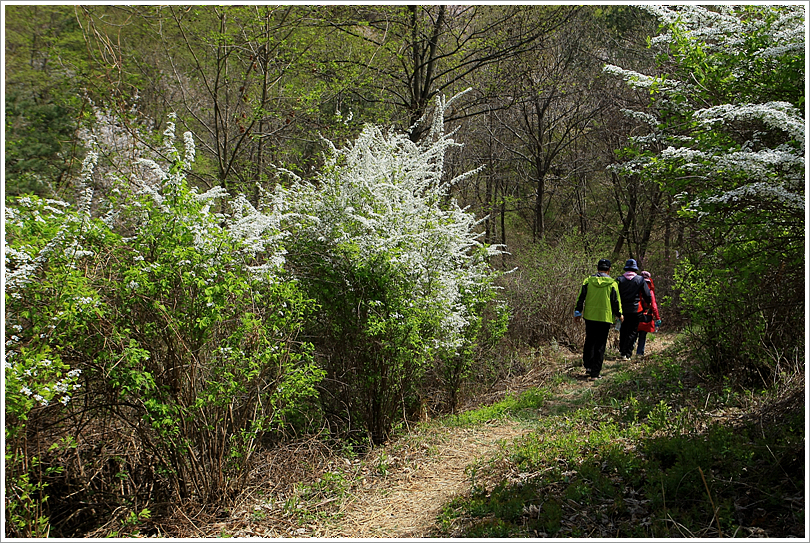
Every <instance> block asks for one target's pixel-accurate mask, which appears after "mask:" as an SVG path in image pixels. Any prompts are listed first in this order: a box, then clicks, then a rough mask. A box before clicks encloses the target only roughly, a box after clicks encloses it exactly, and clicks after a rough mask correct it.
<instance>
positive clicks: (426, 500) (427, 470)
mask: <svg viewBox="0 0 810 543" xmlns="http://www.w3.org/2000/svg"><path fill="white" fill-rule="evenodd" d="M525 431H526V430H525V429H524V428H521V427H520V426H519V425H518V424H516V423H512V422H506V421H503V422H499V423H494V424H490V425H487V426H484V427H481V428H476V429H469V428H454V429H447V430H445V431H444V433H443V435H442V436H441V443H437V444H435V445H434V446H435V447H436V449H435V452H434V453H433V454H432V455H431V457H428V458H421V459H419V460H418V461H417V463H416V464H415V467H410V466H406V467H404V468H403V469H401V470H399V471H398V472H397V473H395V474H392V475H391V476H390V477H387V478H386V479H385V480H384V481H383V482H382V484H381V485H373V486H371V487H370V488H368V489H362V490H360V491H359V492H358V493H356V494H355V495H354V496H353V498H352V499H351V500H349V501H348V502H347V503H345V504H344V505H343V506H342V507H341V508H340V512H342V513H343V514H344V515H345V516H344V517H343V518H342V519H341V520H340V521H339V525H338V526H336V527H335V528H333V529H331V530H328V531H327V533H326V534H325V535H326V536H327V537H350V538H361V537H389V538H410V537H424V536H425V535H427V533H428V532H429V531H430V529H431V528H432V526H433V524H434V523H435V521H436V517H437V516H438V514H439V513H440V511H441V508H442V506H443V505H444V504H446V503H447V502H449V501H450V500H452V499H453V497H455V496H457V495H459V494H462V493H464V492H465V491H466V490H467V489H468V487H469V474H468V473H467V467H468V466H470V465H473V464H475V463H476V462H477V461H479V460H481V459H485V458H487V457H489V456H491V455H493V454H495V453H496V452H497V450H498V447H499V444H500V443H507V442H509V441H511V440H513V439H515V438H516V437H519V436H520V435H522V434H523V432H525ZM409 464H412V463H411V462H409Z"/></svg>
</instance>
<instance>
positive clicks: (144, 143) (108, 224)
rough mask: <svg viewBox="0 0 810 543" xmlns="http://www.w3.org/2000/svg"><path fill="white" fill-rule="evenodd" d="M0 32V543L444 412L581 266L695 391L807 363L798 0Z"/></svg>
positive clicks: (533, 342)
mask: <svg viewBox="0 0 810 543" xmlns="http://www.w3.org/2000/svg"><path fill="white" fill-rule="evenodd" d="M4 14H5V206H6V223H5V236H4V239H5V254H6V258H5V270H6V274H5V277H6V293H5V316H6V320H5V335H6V340H5V352H6V359H5V360H6V363H5V370H4V371H5V379H6V389H5V394H6V396H5V397H6V403H5V409H6V473H5V476H6V482H7V484H6V519H7V527H6V530H7V535H8V534H15V535H29V536H31V535H33V536H38V535H45V534H48V533H50V534H51V535H53V534H62V535H72V534H81V533H84V532H87V531H90V530H92V529H93V527H96V526H98V525H100V524H103V522H104V521H105V519H107V518H108V517H109V516H110V515H111V514H112V512H114V511H119V510H121V509H122V508H123V510H125V511H127V512H130V514H133V515H135V517H134V518H135V521H137V512H139V511H142V510H144V508H145V507H146V506H147V505H149V506H150V507H152V509H153V510H155V509H159V507H156V506H155V505H154V504H161V503H163V504H165V503H168V502H171V501H172V500H178V499H196V500H201V501H203V502H206V503H208V502H210V503H218V502H220V501H223V500H225V501H227V500H228V499H229V498H231V497H232V496H233V494H234V493H236V492H237V491H238V489H239V487H240V485H242V484H243V483H244V480H245V479H244V478H245V476H246V474H247V472H248V467H249V466H250V465H251V462H252V458H253V453H254V452H255V451H256V450H259V449H260V448H266V447H273V446H275V445H277V444H279V443H283V442H286V441H289V440H293V439H296V438H299V437H300V436H303V435H313V434H317V435H320V436H322V438H323V439H324V440H326V441H336V442H353V443H361V444H365V445H372V444H377V443H382V442H384V441H385V440H386V439H387V438H389V437H390V436H391V435H392V434H393V433H394V432H395V431H396V430H397V429H400V428H402V427H403V424H405V423H406V422H407V421H413V420H416V419H419V418H420V417H424V416H426V415H428V414H429V415H431V416H435V415H439V414H443V413H452V412H457V411H458V410H459V409H461V408H462V406H464V405H468V404H470V403H474V399H475V397H476V395H477V394H479V393H481V392H482V391H484V390H487V389H488V387H490V386H491V385H492V384H493V383H495V382H497V381H498V380H499V379H501V378H503V377H504V375H506V374H507V373H510V372H514V371H520V368H519V367H518V366H520V362H519V356H517V354H516V353H520V352H523V351H525V350H527V349H538V348H544V347H547V346H550V345H554V346H561V347H565V348H570V349H573V350H577V349H579V348H580V346H581V343H582V340H583V330H582V329H581V328H577V327H575V326H573V325H572V314H573V306H574V303H575V299H576V296H577V293H578V291H579V285H580V284H581V281H582V279H583V278H584V277H585V276H586V275H588V274H590V273H593V271H594V268H595V264H596V262H597V260H599V259H600V258H604V257H607V258H611V259H612V260H613V261H614V269H613V273H614V275H618V273H619V270H620V269H621V267H622V265H623V262H624V260H625V259H626V258H635V259H636V260H637V261H638V262H639V266H640V268H641V269H646V270H649V271H650V272H651V273H652V275H653V278H654V280H655V285H656V294H657V297H658V303H659V305H660V306H661V310H662V313H663V315H664V326H667V327H672V329H684V330H687V331H688V333H689V337H690V341H691V343H690V344H691V345H692V348H693V353H694V356H695V358H697V359H698V360H699V361H700V363H701V364H702V365H703V367H704V368H705V369H706V371H707V372H708V374H710V375H712V376H714V378H716V379H718V380H723V379H728V380H730V381H731V382H733V384H734V386H737V387H742V388H745V389H756V390H764V389H767V390H772V389H778V388H779V383H781V382H784V381H785V380H789V379H793V378H795V376H796V375H803V372H804V348H805V347H804V341H805V337H804V312H805V309H804V300H805V296H804V292H805V261H804V243H805V220H804V217H805V208H804V172H805V166H804V156H805V155H804V151H805V140H804V117H805V107H806V105H805V79H804V77H805V76H804V69H805V56H804V55H805V13H804V7H803V6H798V5H792V6H791V5H782V6H779V5H776V6H765V7H763V6H744V7H739V8H732V7H721V8H715V9H713V10H708V9H705V8H700V7H694V6H693V7H682V8H673V9H672V10H670V9H665V8H660V9H658V10H656V9H642V8H641V7H639V6H633V5H626V6H618V5H610V6H607V5H605V6H600V5H587V6H570V5H566V6H554V5H504V6H490V5H487V6H483V5H468V6H453V5H424V6H400V5H396V6H395V5H381V6H350V5H324V6H307V5H290V6H284V5H255V6H207V5H200V6H180V5H169V6H149V5H138V6H124V5H117V6H100V5H88V6H60V5H36V6H34V5H31V6H26V5H4ZM451 98H452V99H451ZM370 125H371V126H370ZM373 127H381V128H380V129H377V130H376V131H375V129H374V128H373ZM389 128H390V129H391V131H390V132H389V131H388V130H389ZM180 133H188V135H187V136H186V135H184V136H183V146H182V148H181V147H180V146H179V143H177V144H176V142H178V141H179V139H180V137H179V136H178V134H180ZM459 144H460V145H459ZM398 168H399V169H398ZM381 172H382V173H381ZM384 172H388V173H387V174H386V173H384ZM403 172H404V173H403ZM389 174H390V175H389ZM400 174H401V175H400ZM386 175H388V176H389V177H390V179H389V178H388V177H386V178H385V180H384V182H383V181H380V179H382V178H383V177H385V176H386ZM381 176H382V177H381ZM398 176H399V177H398ZM375 183H376V184H375ZM398 183H401V184H398ZM383 185H385V186H391V185H393V186H396V187H397V190H400V192H395V193H390V194H398V195H399V196H391V195H390V194H389V193H386V194H389V196H386V197H385V198H383V197H381V196H380V194H382V192H380V191H382V190H383V189H382V188H380V187H382V186H383ZM406 185H407V186H406ZM386 190H387V189H386ZM386 198H387V199H386ZM397 198H399V200H398V199H397ZM392 202H395V203H396V205H394V204H392ZM400 204H401V205H400ZM409 213H410V214H409ZM387 218H388V219H390V220H387ZM383 219H386V220H387V222H386V220H383ZM383 223H384V224H385V226H383ZM369 224H371V225H372V226H369ZM386 228H388V229H393V230H386ZM394 230H395V231H396V232H397V235H401V237H402V239H404V237H406V236H405V234H404V233H407V238H408V240H410V241H401V240H400V241H396V242H393V241H391V240H392V239H394V237H396V236H393V234H391V232H392V231H394ZM392 236H393V237H392ZM397 239H399V238H397ZM389 242H390V245H386V244H387V243H389ZM374 247H383V249H380V250H375V249H373V248H374ZM428 247H432V248H433V249H435V252H433V253H431V252H430V251H428V249H427V248H428ZM256 274H258V275H256ZM262 274H264V275H262ZM46 496H47V498H46ZM9 530H10V531H9Z"/></svg>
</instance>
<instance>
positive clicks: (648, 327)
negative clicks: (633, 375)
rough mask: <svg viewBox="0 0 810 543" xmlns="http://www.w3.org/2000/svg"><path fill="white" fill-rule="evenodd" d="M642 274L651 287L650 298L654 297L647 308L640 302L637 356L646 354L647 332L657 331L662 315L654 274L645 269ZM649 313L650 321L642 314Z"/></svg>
mask: <svg viewBox="0 0 810 543" xmlns="http://www.w3.org/2000/svg"><path fill="white" fill-rule="evenodd" d="M641 276H642V277H643V278H644V282H646V283H647V286H648V287H650V298H651V299H652V303H651V304H650V307H647V308H646V309H645V308H644V307H642V304H638V306H639V307H638V312H639V323H638V347H637V348H636V355H637V356H644V347H645V346H646V344H647V332H657V331H658V326H659V325H660V324H661V315H660V314H659V313H658V304H657V303H656V301H655V283H653V280H652V275H650V272H648V271H643V272H641ZM645 313H646V314H648V315H649V316H650V317H652V318H651V319H650V320H649V321H648V322H644V317H642V316H641V315H643V314H645Z"/></svg>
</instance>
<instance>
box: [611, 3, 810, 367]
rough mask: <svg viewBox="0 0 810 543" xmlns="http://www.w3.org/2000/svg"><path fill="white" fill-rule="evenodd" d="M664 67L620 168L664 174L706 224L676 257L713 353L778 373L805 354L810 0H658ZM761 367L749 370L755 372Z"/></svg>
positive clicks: (650, 87)
mask: <svg viewBox="0 0 810 543" xmlns="http://www.w3.org/2000/svg"><path fill="white" fill-rule="evenodd" d="M644 9H647V10H649V11H650V12H652V13H653V14H654V15H656V16H657V17H658V18H659V20H660V21H661V33H660V35H659V36H656V37H654V38H653V39H652V40H651V42H652V45H653V46H655V47H662V49H661V50H662V52H661V54H660V57H659V58H660V67H661V74H659V75H654V76H651V75H644V74H638V73H634V72H631V71H628V70H624V69H622V68H619V67H616V66H607V67H606V68H605V70H606V71H607V72H609V73H612V74H615V75H617V76H620V77H623V78H624V79H625V81H627V82H628V84H629V85H631V86H633V87H636V88H640V89H644V90H646V91H647V92H648V93H649V95H650V103H649V107H648V109H647V110H646V111H644V112H628V113H629V114H630V115H631V116H633V117H634V118H636V119H638V120H639V121H640V122H641V123H642V124H643V126H646V127H647V131H646V133H644V134H643V135H640V136H637V137H633V138H631V140H630V146H629V148H628V149H627V153H626V155H627V156H628V160H627V161H626V162H625V163H623V164H620V165H617V166H616V169H617V171H618V172H620V173H624V174H627V175H640V176H643V177H645V178H647V179H651V180H654V181H656V182H658V183H660V185H661V186H662V187H663V188H664V189H665V190H667V191H669V192H670V193H671V194H672V195H674V196H675V198H676V200H677V201H678V202H679V203H680V205H681V213H680V215H681V217H682V218H683V219H684V221H685V222H686V224H688V225H689V226H690V228H691V231H692V232H693V233H692V234H691V235H690V236H688V237H687V240H688V242H689V244H690V245H689V246H688V247H686V249H687V250H686V254H685V258H683V259H682V261H681V265H680V267H679V269H678V270H677V279H678V285H679V287H680V297H681V301H682V306H683V308H684V309H685V310H687V311H688V313H689V316H690V317H692V320H693V322H694V323H695V324H696V325H697V326H696V327H695V329H696V330H697V331H698V332H697V334H696V337H697V339H698V340H699V341H700V343H701V345H702V347H703V348H701V349H700V352H701V353H702V354H704V355H705V356H706V358H707V361H708V362H709V363H710V366H711V367H712V368H713V369H714V370H716V371H718V372H721V373H730V368H732V367H734V368H738V369H739V370H740V371H734V372H733V374H734V375H735V376H738V377H745V378H748V377H751V378H753V379H755V380H756V381H758V382H759V383H761V382H762V379H763V378H765V380H766V382H767V381H768V379H769V376H773V375H778V374H779V373H780V371H781V370H780V365H781V364H782V363H784V362H785V361H786V360H788V359H791V358H793V359H794V360H795V359H796V357H801V356H803V355H802V354H801V353H803V341H804V334H803V329H804V321H803V319H804V303H803V300H804V295H803V291H804V285H803V277H804V215H805V192H804V187H805V153H804V152H805V122H804V114H805V113H804V112H805V95H804V88H805V85H804V82H805V74H804V66H805V59H804V52H805V8H804V6H799V5H768V6H736V5H735V6H732V5H729V6H712V7H705V6H698V5H682V6H645V7H644ZM746 373H747V374H748V375H745V374H746Z"/></svg>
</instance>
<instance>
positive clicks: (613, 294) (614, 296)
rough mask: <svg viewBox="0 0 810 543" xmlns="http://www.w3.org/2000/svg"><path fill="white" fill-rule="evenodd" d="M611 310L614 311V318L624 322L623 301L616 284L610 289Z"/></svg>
mask: <svg viewBox="0 0 810 543" xmlns="http://www.w3.org/2000/svg"><path fill="white" fill-rule="evenodd" d="M610 308H611V309H612V310H613V318H614V319H617V318H618V319H619V320H620V321H622V322H624V315H622V299H621V298H620V297H619V287H618V286H617V284H616V283H613V285H612V286H611V287H610Z"/></svg>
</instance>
